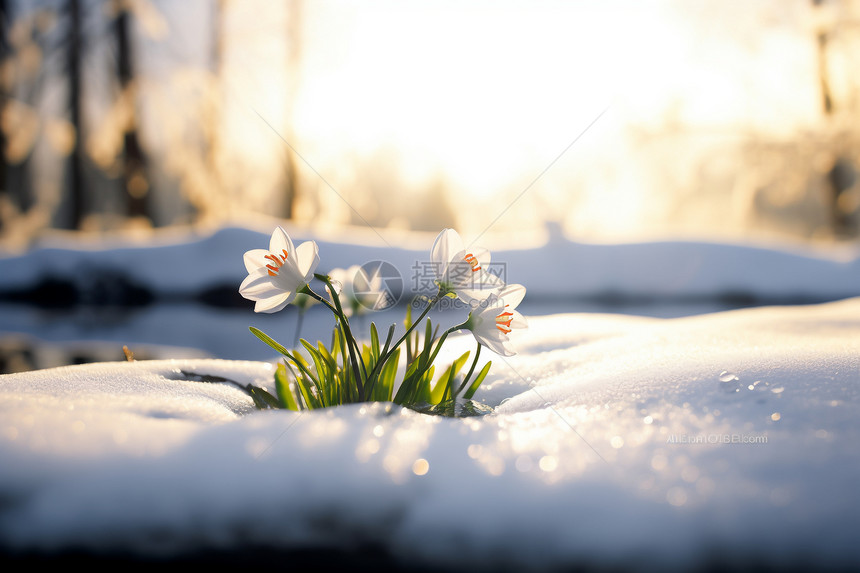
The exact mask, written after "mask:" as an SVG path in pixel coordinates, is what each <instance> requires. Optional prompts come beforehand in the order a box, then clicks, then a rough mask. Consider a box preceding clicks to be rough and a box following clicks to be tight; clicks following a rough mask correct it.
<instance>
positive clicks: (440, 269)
mask: <svg viewBox="0 0 860 573" xmlns="http://www.w3.org/2000/svg"><path fill="white" fill-rule="evenodd" d="M462 250H463V239H461V238H460V235H459V233H457V231H455V230H454V229H442V232H441V233H439V235H438V236H437V237H436V241H435V242H434V243H433V248H432V249H430V261H431V262H432V263H433V267H434V269H435V271H436V273H437V276H438V277H439V278H442V277H444V276H445V271H446V270H447V269H448V263H449V262H451V258H452V257H453V256H454V255H455V254H457V253H459V252H461V251H462Z"/></svg>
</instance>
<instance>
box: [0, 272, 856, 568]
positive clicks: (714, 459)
mask: <svg viewBox="0 0 860 573" xmlns="http://www.w3.org/2000/svg"><path fill="white" fill-rule="evenodd" d="M823 266H824V267H826V268H828V269H830V270H831V271H833V272H834V273H836V269H837V265H835V264H833V263H826V264H823ZM854 266H856V264H855V265H854ZM852 268H854V267H852ZM837 274H838V273H837ZM795 284H801V281H800V279H798V282H797V283H795ZM517 342H518V344H519V347H520V349H521V352H520V354H518V355H517V356H514V357H512V358H508V359H499V358H495V357H494V360H495V363H494V367H493V369H492V371H491V374H490V376H489V377H488V379H487V380H486V381H485V383H484V385H483V386H482V388H481V389H480V390H479V392H478V394H476V396H475V398H476V399H478V400H480V401H483V402H485V403H487V404H490V405H492V406H495V407H496V410H495V412H494V413H493V414H491V415H488V416H485V417H481V418H464V419H451V418H442V417H433V416H428V415H425V414H419V413H416V412H413V411H410V410H407V409H402V408H399V407H392V406H391V405H387V404H375V405H352V406H344V407H339V408H334V409H329V410H325V411H317V412H305V413H292V412H283V411H256V410H254V408H253V405H252V402H251V400H250V398H248V397H247V396H246V395H245V394H244V393H243V392H242V391H241V390H239V389H237V388H235V387H234V386H232V385H229V384H215V383H203V382H189V381H184V380H181V379H179V378H181V376H180V375H179V371H180V370H186V371H192V372H196V373H198V374H209V375H219V376H224V377H227V378H231V379H233V380H236V381H238V382H242V383H249V382H250V383H255V384H258V385H263V386H268V387H270V386H271V374H272V368H273V364H272V363H271V362H266V361H262V362H241V361H225V360H211V359H198V360H184V361H169V360H165V361H142V362H135V363H100V364H92V365H85V366H72V367H63V368H57V369H48V370H39V371H34V372H25V373H20V374H12V375H6V376H0V460H2V462H0V500H2V502H0V543H2V547H3V548H4V549H5V550H6V551H9V552H16V551H36V552H41V553H47V552H51V551H59V550H66V549H71V548H77V549H83V550H86V551H90V552H93V553H97V552H99V551H118V552H121V553H123V554H127V555H130V556H147V557H152V556H164V557H173V556H177V555H182V554H185V553H187V552H190V551H193V550H203V551H211V550H215V549H238V550H241V549H243V548H255V547H270V548H273V549H281V550H290V549H300V548H307V547H320V546H322V547H326V548H337V547H342V548H346V549H349V548H354V547H363V546H368V545H377V546H379V547H382V548H384V549H385V550H387V551H389V552H390V553H391V555H392V556H393V557H394V558H395V559H398V560H402V561H403V563H405V564H407V565H409V564H412V565H414V564H423V565H431V566H442V565H453V566H456V567H458V568H463V569H473V568H478V567H479V566H480V567H486V568H488V569H491V570H492V569H496V570H497V569H498V568H501V567H502V566H505V567H508V568H509V569H510V570H537V569H542V568H547V569H549V568H551V567H554V566H565V565H575V566H584V567H591V566H593V567H611V566H618V567H620V568H622V569H630V570H637V569H638V570H671V569H679V570H681V569H686V568H688V567H692V566H706V565H712V564H715V563H716V564H722V565H724V566H750V565H764V566H768V567H786V566H794V567H798V566H801V567H802V566H805V565H809V566H813V565H814V567H815V568H817V569H819V570H820V569H827V568H838V567H860V547H858V544H857V538H858V537H857V536H858V532H860V496H858V495H857V494H856V491H857V484H858V483H860V450H858V448H857V443H858V439H860V425H858V422H857V420H858V419H860V418H858V416H860V298H853V299H846V300H842V301H839V302H833V303H827V304H822V305H809V306H791V307H789V306H785V307H780V306H773V307H761V308H755V309H745V310H736V311H730V312H720V313H714V314H707V315H700V316H692V317H687V318H676V319H670V320H666V319H656V318H646V317H633V316H624V315H601V314H558V315H549V316H536V317H531V319H530V329H529V331H527V333H526V334H525V336H522V337H520V338H519V339H518V341H517ZM472 345H473V342H472V341H471V339H470V338H469V337H468V336H464V337H458V338H456V339H454V340H453V341H452V343H451V344H450V345H449V346H446V348H445V350H444V353H445V356H444V357H442V358H441V359H442V360H449V359H450V358H451V357H453V356H454V355H456V354H458V353H459V352H462V351H463V350H465V349H469V348H472ZM485 357H487V358H489V357H490V353H489V352H487V353H485ZM422 460H423V461H422ZM425 462H426V463H425ZM424 469H426V470H427V471H426V473H424V471H423V470H424ZM421 474H423V475H421Z"/></svg>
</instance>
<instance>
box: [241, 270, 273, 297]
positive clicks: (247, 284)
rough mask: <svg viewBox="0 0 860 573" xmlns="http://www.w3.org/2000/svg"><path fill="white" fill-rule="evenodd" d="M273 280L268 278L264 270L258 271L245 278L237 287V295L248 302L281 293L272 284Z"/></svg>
mask: <svg viewBox="0 0 860 573" xmlns="http://www.w3.org/2000/svg"><path fill="white" fill-rule="evenodd" d="M273 278H274V277H270V276H269V273H268V272H267V271H266V269H262V270H261V269H258V270H256V271H254V272H253V273H251V274H249V275H248V276H247V277H245V280H243V281H242V284H241V285H239V294H241V295H242V296H243V297H245V298H247V299H250V300H258V299H260V298H266V297H268V296H271V295H272V294H273V293H278V292H283V290H282V289H280V288H278V287H277V285H275V284H274V283H273V282H272V279H273Z"/></svg>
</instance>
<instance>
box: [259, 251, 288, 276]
mask: <svg viewBox="0 0 860 573" xmlns="http://www.w3.org/2000/svg"><path fill="white" fill-rule="evenodd" d="M282 252H283V253H284V254H283V255H280V256H279V255H272V254H268V255H266V256H265V257H263V258H265V259H269V260H270V261H272V264H271V265H266V268H267V269H269V276H270V277H274V276H277V274H278V271H279V270H280V269H281V267H282V266H283V265H284V263H286V262H287V257H288V256H289V253H287V249H284V250H283V251H282Z"/></svg>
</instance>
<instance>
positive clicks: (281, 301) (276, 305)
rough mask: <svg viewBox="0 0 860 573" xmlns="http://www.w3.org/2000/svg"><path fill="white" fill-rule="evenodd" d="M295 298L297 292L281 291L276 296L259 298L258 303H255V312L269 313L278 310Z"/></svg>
mask: <svg viewBox="0 0 860 573" xmlns="http://www.w3.org/2000/svg"><path fill="white" fill-rule="evenodd" d="M294 298H296V293H294V292H283V291H280V292H279V293H278V294H277V295H276V296H271V297H269V298H264V299H261V300H258V301H257V304H255V305H254V312H265V313H268V314H271V313H273V312H278V311H279V310H282V309H283V308H284V307H285V306H287V305H288V304H290V303H291V302H292V301H293V299H294Z"/></svg>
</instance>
